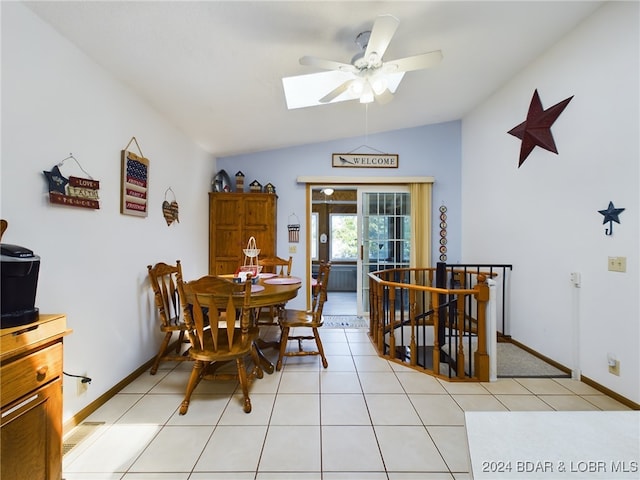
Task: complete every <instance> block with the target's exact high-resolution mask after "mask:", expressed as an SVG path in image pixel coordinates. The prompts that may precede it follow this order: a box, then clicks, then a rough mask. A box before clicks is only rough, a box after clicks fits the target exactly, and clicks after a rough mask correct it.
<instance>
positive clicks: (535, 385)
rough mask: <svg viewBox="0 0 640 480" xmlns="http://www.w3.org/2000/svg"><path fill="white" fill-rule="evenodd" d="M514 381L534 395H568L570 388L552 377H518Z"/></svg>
mask: <svg viewBox="0 0 640 480" xmlns="http://www.w3.org/2000/svg"><path fill="white" fill-rule="evenodd" d="M516 381H517V382H518V383H519V384H521V385H522V386H524V387H525V388H526V389H527V390H529V391H530V392H531V393H535V394H536V395H570V394H571V390H569V389H568V388H565V387H563V386H562V385H560V384H559V383H558V382H556V381H554V380H553V379H552V378H518V379H516Z"/></svg>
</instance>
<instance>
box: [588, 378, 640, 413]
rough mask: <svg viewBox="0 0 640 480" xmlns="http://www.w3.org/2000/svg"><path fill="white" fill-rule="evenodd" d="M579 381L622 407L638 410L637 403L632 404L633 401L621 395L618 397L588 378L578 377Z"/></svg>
mask: <svg viewBox="0 0 640 480" xmlns="http://www.w3.org/2000/svg"><path fill="white" fill-rule="evenodd" d="M580 381H581V382H584V383H586V384H587V385H589V386H590V387H593V388H595V389H596V390H598V391H599V392H602V393H604V394H605V395H607V396H609V397H611V398H613V399H614V400H617V401H618V402H620V403H622V404H623V405H626V406H627V407H629V408H631V409H632V410H640V404H638V403H636V402H634V401H633V400H630V399H628V398H626V397H623V396H622V395H620V394H619V393H616V392H614V391H613V390H609V389H608V388H607V387H604V386H602V385H600V384H599V383H597V382H594V381H593V380H591V379H590V378H589V377H585V376H584V375H580Z"/></svg>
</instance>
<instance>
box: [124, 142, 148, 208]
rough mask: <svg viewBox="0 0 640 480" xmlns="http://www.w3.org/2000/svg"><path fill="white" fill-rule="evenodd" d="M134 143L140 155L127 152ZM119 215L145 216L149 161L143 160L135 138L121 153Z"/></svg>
mask: <svg viewBox="0 0 640 480" xmlns="http://www.w3.org/2000/svg"><path fill="white" fill-rule="evenodd" d="M134 141H135V143H136V146H138V151H140V155H136V154H135V153H133V152H130V151H129V150H127V149H128V148H129V145H131V142H134ZM121 161H122V165H121V169H122V170H121V171H122V177H121V187H120V213H122V214H123V215H133V216H136V217H146V216H147V210H148V208H147V194H148V191H149V160H148V159H146V158H144V155H142V151H141V150H140V146H139V145H138V141H137V140H136V137H132V138H131V140H130V141H129V144H128V145H127V146H126V147H125V149H124V150H122V152H121Z"/></svg>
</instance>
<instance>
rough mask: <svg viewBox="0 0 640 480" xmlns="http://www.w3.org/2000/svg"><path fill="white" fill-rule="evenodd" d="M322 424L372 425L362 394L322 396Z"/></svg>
mask: <svg viewBox="0 0 640 480" xmlns="http://www.w3.org/2000/svg"><path fill="white" fill-rule="evenodd" d="M320 409H321V419H322V425H371V418H370V417H369V412H368V410H367V405H366V403H365V401H364V395H362V394H330V395H329V394H327V395H321V396H320Z"/></svg>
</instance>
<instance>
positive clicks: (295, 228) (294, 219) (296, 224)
mask: <svg viewBox="0 0 640 480" xmlns="http://www.w3.org/2000/svg"><path fill="white" fill-rule="evenodd" d="M287 230H288V231H289V243H298V242H299V241H300V219H299V218H298V216H297V215H296V214H295V213H292V214H291V215H289V224H288V225H287Z"/></svg>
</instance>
